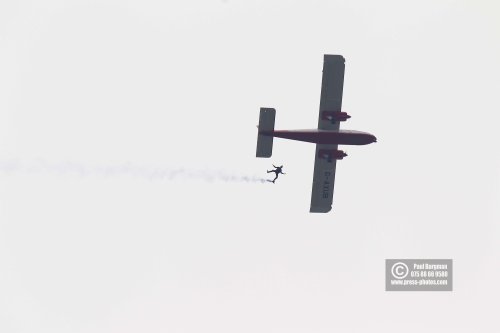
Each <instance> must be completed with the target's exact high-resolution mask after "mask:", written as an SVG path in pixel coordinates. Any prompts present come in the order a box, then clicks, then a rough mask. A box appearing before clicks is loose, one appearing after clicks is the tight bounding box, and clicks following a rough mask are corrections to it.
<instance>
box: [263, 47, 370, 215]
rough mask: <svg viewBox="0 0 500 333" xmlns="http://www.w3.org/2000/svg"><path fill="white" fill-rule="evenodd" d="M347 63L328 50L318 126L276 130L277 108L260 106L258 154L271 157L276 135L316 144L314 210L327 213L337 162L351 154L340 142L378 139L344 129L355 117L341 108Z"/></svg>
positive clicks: (357, 142) (311, 210)
mask: <svg viewBox="0 0 500 333" xmlns="http://www.w3.org/2000/svg"><path fill="white" fill-rule="evenodd" d="M344 63H345V59H344V57H342V56H341V55H328V54H325V58H324V63H323V79H322V84H321V101H320V106H319V120H318V129H306V130H275V129H274V120H275V117H276V110H275V109H272V108H261V109H260V118H259V133H258V137H257V157H271V155H272V152H273V137H278V138H284V139H290V140H297V141H305V142H312V143H315V144H316V155H315V162H314V178H313V186H312V193H311V208H310V212H311V213H327V212H329V211H330V210H331V209H332V201H333V199H332V197H333V186H334V183H335V169H336V162H337V160H341V159H343V158H344V157H345V156H347V154H346V153H345V152H343V151H342V150H339V149H338V145H367V144H370V143H372V142H376V141H377V138H376V137H375V136H374V135H372V134H370V133H366V132H361V131H352V130H341V129H340V122H341V121H346V120H347V119H349V118H350V117H351V116H349V115H348V114H347V113H345V112H342V111H341V109H342V91H343V87H344V69H345V64H344Z"/></svg>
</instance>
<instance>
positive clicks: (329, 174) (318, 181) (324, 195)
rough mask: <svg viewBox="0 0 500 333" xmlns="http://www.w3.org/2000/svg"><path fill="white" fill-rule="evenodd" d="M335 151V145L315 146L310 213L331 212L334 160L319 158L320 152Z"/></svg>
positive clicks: (335, 161) (335, 163) (335, 162)
mask: <svg viewBox="0 0 500 333" xmlns="http://www.w3.org/2000/svg"><path fill="white" fill-rule="evenodd" d="M323 149H337V145H323V144H317V145H316V155H315V160H314V178H313V185H312V192H311V209H310V210H309V211H310V212H311V213H328V212H329V211H330V210H332V201H333V186H334V185H335V167H336V165H337V160H336V159H334V158H333V159H331V160H328V159H326V158H324V157H321V156H320V150H323Z"/></svg>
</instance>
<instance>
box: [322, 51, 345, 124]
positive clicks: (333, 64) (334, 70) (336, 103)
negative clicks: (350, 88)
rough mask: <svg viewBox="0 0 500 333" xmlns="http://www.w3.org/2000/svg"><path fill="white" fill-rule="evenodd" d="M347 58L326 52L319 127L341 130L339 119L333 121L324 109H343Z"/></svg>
mask: <svg viewBox="0 0 500 333" xmlns="http://www.w3.org/2000/svg"><path fill="white" fill-rule="evenodd" d="M344 69H345V59H344V57H343V56H341V55H330V54H325V57H324V60H323V78H322V80H321V100H320V104H319V119H318V129H321V130H333V131H338V130H339V123H340V122H338V121H336V122H334V123H332V121H331V120H328V119H327V118H326V117H325V114H324V113H323V112H324V111H341V108H342V91H343V89H344Z"/></svg>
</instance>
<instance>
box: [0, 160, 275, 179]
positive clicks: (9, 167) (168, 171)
mask: <svg viewBox="0 0 500 333" xmlns="http://www.w3.org/2000/svg"><path fill="white" fill-rule="evenodd" d="M0 172H1V173H4V174H50V175H54V176H69V177H78V178H84V177H104V178H108V177H133V178H141V179H146V180H149V181H161V180H202V181H206V182H217V181H219V182H232V183H242V182H243V183H265V182H266V179H264V178H262V177H258V176H255V175H253V176H249V175H240V174H235V173H232V172H228V171H226V170H213V169H199V170H197V169H189V168H184V167H166V166H141V165H136V164H133V163H123V164H115V165H89V164H85V163H81V162H74V161H65V162H48V161H46V160H44V159H41V158H38V159H33V160H21V159H10V160H2V159H0Z"/></svg>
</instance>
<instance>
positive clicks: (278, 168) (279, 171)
mask: <svg viewBox="0 0 500 333" xmlns="http://www.w3.org/2000/svg"><path fill="white" fill-rule="evenodd" d="M273 167H275V169H274V170H267V173H270V172H274V173H275V174H276V177H274V179H273V180H268V182H271V183H273V184H274V181H275V180H276V179H278V175H279V174H280V173H281V174H283V175H285V173H284V172H283V171H282V170H281V169H283V166H279V167H277V166H276V165H274V164H273Z"/></svg>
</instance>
